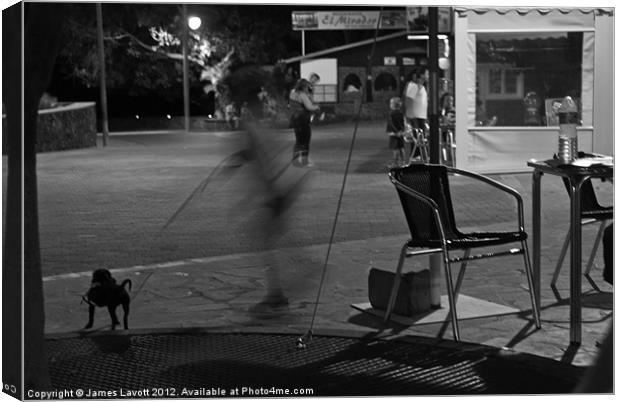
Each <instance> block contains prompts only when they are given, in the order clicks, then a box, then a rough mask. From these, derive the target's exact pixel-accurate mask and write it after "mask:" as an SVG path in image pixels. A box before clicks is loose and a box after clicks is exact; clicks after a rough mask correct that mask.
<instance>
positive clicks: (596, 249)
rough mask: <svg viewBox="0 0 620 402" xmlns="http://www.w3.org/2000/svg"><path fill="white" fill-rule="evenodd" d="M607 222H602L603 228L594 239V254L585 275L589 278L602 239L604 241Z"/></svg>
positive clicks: (592, 253)
mask: <svg viewBox="0 0 620 402" xmlns="http://www.w3.org/2000/svg"><path fill="white" fill-rule="evenodd" d="M606 224H607V221H606V220H605V221H602V222H601V226H599V228H598V233H597V234H596V238H595V239H594V245H593V246H592V252H591V253H590V259H589V260H588V265H586V270H585V272H584V275H586V276H588V275H589V274H590V270H591V269H592V266H593V265H594V258H595V257H596V252H597V251H598V246H599V245H600V244H601V239H603V233H604V232H605V226H606Z"/></svg>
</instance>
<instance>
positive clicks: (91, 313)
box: [84, 304, 95, 329]
mask: <svg viewBox="0 0 620 402" xmlns="http://www.w3.org/2000/svg"><path fill="white" fill-rule="evenodd" d="M94 321H95V306H93V305H92V304H90V305H89V306H88V323H87V324H86V326H85V327H84V329H89V328H92V327H93V322H94Z"/></svg>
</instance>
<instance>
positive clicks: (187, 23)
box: [181, 4, 202, 132]
mask: <svg viewBox="0 0 620 402" xmlns="http://www.w3.org/2000/svg"><path fill="white" fill-rule="evenodd" d="M181 20H182V21H183V34H182V40H181V45H182V47H183V120H184V123H185V124H184V126H185V132H189V129H190V113H189V60H188V54H187V53H188V49H187V47H188V45H189V30H190V29H191V30H196V29H198V28H200V25H201V24H202V20H201V19H200V17H195V16H192V17H189V18H188V17H187V4H183V7H182V18H181Z"/></svg>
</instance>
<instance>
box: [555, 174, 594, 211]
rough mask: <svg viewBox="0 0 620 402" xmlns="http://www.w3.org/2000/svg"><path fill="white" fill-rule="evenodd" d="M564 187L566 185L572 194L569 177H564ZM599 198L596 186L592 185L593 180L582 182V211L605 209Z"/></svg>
mask: <svg viewBox="0 0 620 402" xmlns="http://www.w3.org/2000/svg"><path fill="white" fill-rule="evenodd" d="M562 180H563V181H564V187H566V191H567V192H568V194H570V187H569V186H570V184H569V182H568V179H567V178H565V177H563V178H562ZM603 208H604V207H602V206H601V205H600V204H599V202H598V199H597V198H596V192H594V186H593V185H592V180H586V181H584V182H583V183H582V184H581V213H587V212H594V211H600V210H601V209H603Z"/></svg>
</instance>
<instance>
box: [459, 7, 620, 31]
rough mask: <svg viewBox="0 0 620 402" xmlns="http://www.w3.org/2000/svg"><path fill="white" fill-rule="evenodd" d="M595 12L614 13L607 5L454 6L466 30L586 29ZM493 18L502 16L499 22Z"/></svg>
mask: <svg viewBox="0 0 620 402" xmlns="http://www.w3.org/2000/svg"><path fill="white" fill-rule="evenodd" d="M598 15H613V9H606V8H514V7H513V8H510V7H493V8H486V7H485V8H476V7H474V8H467V7H456V8H455V16H456V17H457V18H465V17H466V18H467V19H468V31H470V32H484V31H498V30H501V31H510V32H524V31H541V32H549V31H576V30H577V31H588V30H593V29H594V19H595V17H596V16H598ZM496 18H501V24H498V20H497V19H496Z"/></svg>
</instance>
